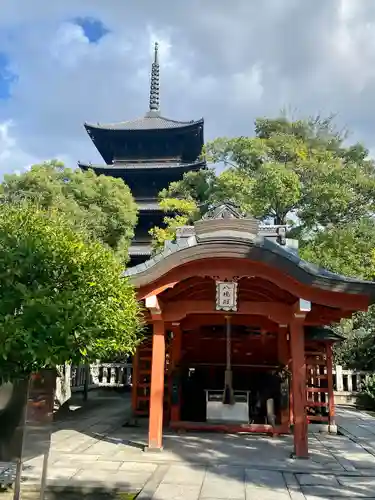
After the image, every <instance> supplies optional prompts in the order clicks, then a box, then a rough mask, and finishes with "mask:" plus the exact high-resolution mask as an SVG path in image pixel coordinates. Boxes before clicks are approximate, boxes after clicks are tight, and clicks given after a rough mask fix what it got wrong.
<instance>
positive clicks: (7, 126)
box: [0, 121, 39, 172]
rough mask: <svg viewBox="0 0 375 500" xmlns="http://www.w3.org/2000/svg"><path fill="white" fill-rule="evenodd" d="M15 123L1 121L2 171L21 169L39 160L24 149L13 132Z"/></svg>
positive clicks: (0, 151)
mask: <svg viewBox="0 0 375 500" xmlns="http://www.w3.org/2000/svg"><path fill="white" fill-rule="evenodd" d="M13 126H14V124H13V123H12V122H11V121H5V122H3V123H0V171H2V172H11V171H21V170H24V169H25V168H28V167H29V166H31V165H32V164H33V163H36V162H37V161H39V159H38V158H36V157H33V156H32V155H30V154H28V153H27V152H25V151H23V150H22V148H21V147H20V145H19V144H18V143H17V139H16V138H15V136H14V135H13V134H12V128H13Z"/></svg>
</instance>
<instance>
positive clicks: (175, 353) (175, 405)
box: [170, 323, 182, 422]
mask: <svg viewBox="0 0 375 500" xmlns="http://www.w3.org/2000/svg"><path fill="white" fill-rule="evenodd" d="M172 332H173V341H172V370H171V372H172V380H171V385H170V394H171V422H178V421H179V420H180V416H181V390H180V388H179V387H175V384H176V369H178V367H179V364H180V360H181V349H182V331H181V326H180V324H179V323H177V324H173V325H172ZM174 391H177V394H174ZM175 398H177V401H176V400H175Z"/></svg>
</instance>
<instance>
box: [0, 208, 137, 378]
mask: <svg viewBox="0 0 375 500" xmlns="http://www.w3.org/2000/svg"><path fill="white" fill-rule="evenodd" d="M0 269H1V271H0V379H3V380H4V379H17V378H20V377H22V376H24V375H27V374H30V373H32V372H37V371H39V370H40V369H42V368H50V367H55V366H56V365H60V364H62V363H64V362H67V361H72V362H74V363H78V362H85V363H86V362H89V361H90V360H94V359H98V358H104V357H108V352H119V351H120V352H132V351H133V350H134V348H135V346H136V345H137V343H138V341H139V338H140V334H141V327H142V323H141V314H140V313H141V311H140V308H139V305H138V302H137V300H136V297H135V293H134V290H133V288H132V287H131V285H130V284H129V283H128V281H127V280H126V279H125V278H123V277H121V273H122V272H123V266H122V265H121V263H120V262H119V261H118V259H117V258H115V256H114V253H113V251H111V250H109V249H106V248H105V247H104V246H103V245H102V244H101V243H99V242H96V241H92V240H88V239H87V234H86V233H85V234H80V233H79V232H77V230H75V229H73V228H72V227H71V224H69V223H68V222H67V220H66V218H64V217H62V215H61V214H59V213H58V212H57V211H56V212H52V211H50V212H46V211H44V210H40V209H37V208H36V207H35V205H28V204H26V203H22V204H20V205H17V204H2V205H0Z"/></svg>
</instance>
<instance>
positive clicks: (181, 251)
mask: <svg viewBox="0 0 375 500" xmlns="http://www.w3.org/2000/svg"><path fill="white" fill-rule="evenodd" d="M212 215H213V217H215V216H216V215H218V216H219V218H218V219H215V218H213V219H212V218H211V219H210V218H207V219H205V220H203V219H202V220H200V221H198V222H196V223H195V225H194V226H189V227H185V228H181V231H180V236H179V237H178V238H177V240H176V242H174V243H171V242H168V243H167V244H166V246H165V248H164V250H163V251H162V252H161V253H159V254H157V255H155V256H154V257H152V258H151V259H149V260H148V261H146V262H144V263H142V264H139V265H137V266H134V267H132V268H129V269H127V270H126V271H125V272H124V274H123V275H124V276H127V277H129V278H130V279H131V281H132V283H133V284H134V285H135V286H136V287H137V288H139V287H143V286H145V285H147V284H149V283H152V282H154V281H156V280H157V279H159V278H160V277H162V276H163V275H165V274H166V273H168V272H169V271H170V270H171V269H173V268H174V267H178V266H179V265H181V264H186V263H188V262H192V261H198V260H200V259H207V258H245V259H249V260H252V261H254V262H262V263H264V264H268V265H270V266H271V267H275V268H277V269H279V270H281V271H283V272H285V273H286V274H288V275H289V276H290V277H292V278H294V279H295V280H296V281H298V282H300V283H302V284H305V285H308V286H312V287H314V288H321V289H322V290H327V291H332V292H341V293H347V294H358V295H365V296H367V297H368V298H369V303H374V302H375V282H369V281H364V280H359V279H355V278H350V277H346V276H342V275H339V274H335V273H332V272H330V271H328V270H326V269H323V268H321V267H319V266H316V265H314V264H311V263H309V262H306V261H304V260H303V259H301V258H300V257H299V256H298V255H297V253H296V252H295V251H293V249H290V248H288V247H287V246H282V245H280V244H279V243H278V242H276V241H273V240H272V239H271V238H269V237H267V236H263V235H262V229H261V228H259V222H258V221H256V220H255V219H253V218H247V219H246V218H243V217H242V216H241V215H240V214H238V213H236V212H235V211H234V210H233V206H232V205H231V204H227V205H225V204H224V205H221V206H220V207H217V208H215V209H214V210H213V211H212ZM184 233H185V234H184Z"/></svg>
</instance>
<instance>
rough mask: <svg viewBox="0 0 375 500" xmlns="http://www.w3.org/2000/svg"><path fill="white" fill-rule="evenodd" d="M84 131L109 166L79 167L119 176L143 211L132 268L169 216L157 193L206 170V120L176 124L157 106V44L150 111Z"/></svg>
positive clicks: (87, 126)
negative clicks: (203, 157)
mask: <svg viewBox="0 0 375 500" xmlns="http://www.w3.org/2000/svg"><path fill="white" fill-rule="evenodd" d="M85 129H86V131H87V133H88V134H89V136H90V137H91V139H92V141H93V143H94V144H95V146H96V148H97V150H98V151H99V153H100V154H101V156H102V158H103V160H104V161H105V165H93V164H91V163H81V162H79V163H78V165H79V167H80V168H81V169H83V170H87V169H92V170H94V171H95V172H96V173H97V174H98V175H99V174H103V175H111V176H112V177H120V178H121V179H123V180H124V182H125V183H126V184H127V185H128V186H129V187H130V189H131V191H132V193H133V196H134V198H135V200H136V202H137V204H138V207H139V220H138V225H137V227H136V230H135V237H134V240H133V242H132V245H131V247H130V251H129V254H130V257H131V263H130V265H132V266H133V265H136V264H139V263H142V262H144V261H145V260H147V259H149V258H150V254H151V237H150V235H149V230H150V229H151V228H152V227H154V226H162V225H163V218H164V216H165V214H164V213H163V212H162V210H161V209H160V207H159V205H158V201H157V198H158V193H159V192H160V191H161V190H162V189H164V188H165V187H167V186H168V185H169V184H170V183H171V182H174V181H177V180H179V179H181V178H182V176H183V174H184V173H185V172H188V171H192V170H199V169H201V168H202V167H204V166H205V162H204V161H202V160H201V158H200V154H201V151H202V147H203V119H200V120H197V121H194V120H192V121H177V120H171V119H169V118H165V117H163V116H162V115H161V114H160V108H159V61H158V44H157V43H155V56H154V62H153V64H152V71H151V85H150V103H149V111H148V112H147V113H146V115H145V116H143V117H141V118H137V119H135V120H130V121H125V122H119V123H111V124H99V123H97V124H90V123H85Z"/></svg>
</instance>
